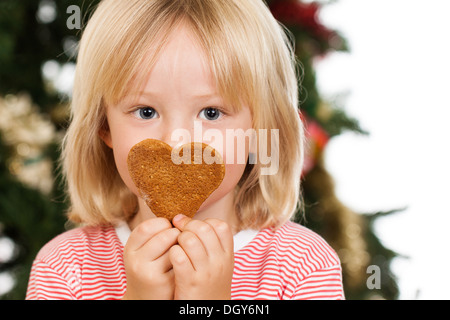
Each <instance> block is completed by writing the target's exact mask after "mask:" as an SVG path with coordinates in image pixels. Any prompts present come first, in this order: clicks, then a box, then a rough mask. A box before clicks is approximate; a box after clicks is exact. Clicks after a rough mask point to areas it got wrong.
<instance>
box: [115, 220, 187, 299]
mask: <svg viewBox="0 0 450 320" xmlns="http://www.w3.org/2000/svg"><path fill="white" fill-rule="evenodd" d="M179 234H180V231H179V230H178V229H177V228H173V226H172V224H171V223H170V222H169V220H167V219H165V218H153V219H148V220H146V221H144V222H142V223H141V224H139V225H138V226H137V227H136V228H135V229H134V230H133V231H132V233H131V235H130V237H129V239H128V242H127V244H126V246H125V249H124V254H123V259H124V264H125V272H126V275H127V291H126V293H125V296H124V297H123V299H133V300H135V299H161V300H170V299H173V296H174V274H173V269H172V264H171V262H170V260H169V249H170V248H171V247H172V246H173V245H174V244H176V243H177V238H178V235H179Z"/></svg>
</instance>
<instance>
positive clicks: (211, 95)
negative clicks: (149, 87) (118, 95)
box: [125, 91, 223, 100]
mask: <svg viewBox="0 0 450 320" xmlns="http://www.w3.org/2000/svg"><path fill="white" fill-rule="evenodd" d="M158 96H159V94H158V93H156V92H150V91H140V92H137V91H135V92H128V93H127V94H126V95H125V97H126V98H132V99H133V98H134V99H139V98H141V97H142V98H154V97H158ZM191 97H192V98H194V99H199V100H209V99H220V100H223V97H222V96H221V95H220V94H219V93H218V92H216V91H214V92H194V93H192V94H191Z"/></svg>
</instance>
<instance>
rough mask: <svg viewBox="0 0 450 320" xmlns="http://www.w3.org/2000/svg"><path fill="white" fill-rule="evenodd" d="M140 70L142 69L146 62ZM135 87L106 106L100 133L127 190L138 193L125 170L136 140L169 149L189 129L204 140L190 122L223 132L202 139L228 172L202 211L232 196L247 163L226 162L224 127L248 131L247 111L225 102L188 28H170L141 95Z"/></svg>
mask: <svg viewBox="0 0 450 320" xmlns="http://www.w3.org/2000/svg"><path fill="white" fill-rule="evenodd" d="M142 68H143V69H144V68H146V67H145V65H143V66H142ZM139 89H140V88H137V87H136V88H133V89H132V90H136V94H135V95H132V93H130V95H129V96H127V97H125V99H123V100H122V101H121V102H120V103H118V104H117V105H114V106H108V107H107V120H108V125H109V131H108V132H103V133H102V134H101V136H102V138H103V140H104V141H105V143H106V144H107V145H108V146H109V147H110V148H112V149H113V152H114V157H115V162H116V166H117V169H118V171H119V173H120V175H121V177H122V179H123V181H124V182H125V184H126V185H127V186H128V188H130V190H131V191H132V192H133V193H135V194H136V195H138V190H137V189H136V187H135V185H134V183H133V182H132V180H131V177H130V175H129V173H128V168H127V157H128V153H129V151H130V149H131V148H132V147H133V146H134V145H135V144H136V143H138V142H140V141H142V140H145V139H148V138H151V139H157V140H162V141H164V142H166V143H167V144H169V145H171V146H172V147H173V146H175V145H176V144H177V143H178V142H179V141H172V139H171V137H172V134H173V132H174V131H175V130H178V131H179V130H180V129H184V130H187V131H189V133H190V137H191V139H192V141H202V137H199V135H198V131H197V133H194V124H195V126H196V127H197V129H198V126H199V124H200V123H201V127H202V132H205V131H207V130H209V129H217V130H218V131H216V132H220V133H221V135H222V137H223V139H222V140H223V141H219V140H220V139H211V140H218V141H211V140H209V139H205V140H203V142H205V143H208V144H210V145H211V146H212V147H214V148H216V149H217V150H221V152H222V156H223V158H224V161H225V163H226V173H225V178H224V180H223V182H222V184H221V185H220V187H219V188H218V189H216V191H215V192H214V193H213V194H212V195H211V196H210V197H209V198H208V199H207V200H206V201H205V203H203V205H202V207H201V208H200V211H201V210H203V209H204V208H207V207H208V206H209V205H210V204H213V203H214V202H216V201H218V200H220V199H222V198H224V197H225V196H227V195H228V196H229V195H230V194H232V193H233V190H234V188H235V186H236V185H237V183H238V181H239V179H240V178H241V176H242V174H243V172H244V169H245V163H242V162H241V161H232V162H233V163H229V162H231V161H226V159H227V155H226V151H227V146H226V145H227V144H230V143H231V144H233V143H234V141H228V140H232V139H225V137H226V129H243V130H244V131H246V130H247V129H251V128H252V117H251V112H250V109H249V108H248V107H246V106H244V107H243V108H241V109H240V111H236V112H233V110H232V109H231V108H230V107H227V106H226V105H224V102H223V99H222V98H221V96H220V95H219V94H218V93H217V89H216V86H215V83H214V79H213V76H212V73H211V72H210V68H209V64H208V62H207V60H206V57H205V55H204V52H203V51H202V49H201V48H200V47H199V45H198V44H197V42H196V40H194V37H193V36H192V34H191V33H190V31H189V29H187V28H186V27H183V26H181V27H179V28H178V29H177V30H174V31H173V33H172V35H171V37H170V39H169V42H168V43H167V44H166V46H165V47H164V48H163V50H162V52H161V54H160V56H159V58H158V60H157V61H156V63H155V64H154V66H153V68H152V69H150V70H148V78H147V80H146V83H145V86H144V90H143V93H142V94H139V93H137V92H138V91H139ZM185 132H186V131H185ZM233 140H234V139H233ZM234 145H235V146H234V154H235V155H236V154H239V152H241V153H242V152H244V153H245V159H247V156H248V148H245V149H246V150H236V148H237V147H239V145H238V144H236V143H234ZM228 198H230V197H228ZM140 203H142V201H140Z"/></svg>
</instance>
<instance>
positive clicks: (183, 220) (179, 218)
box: [172, 214, 192, 231]
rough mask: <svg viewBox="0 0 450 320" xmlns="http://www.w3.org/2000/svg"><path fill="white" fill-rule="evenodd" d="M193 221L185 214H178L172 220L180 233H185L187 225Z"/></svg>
mask: <svg viewBox="0 0 450 320" xmlns="http://www.w3.org/2000/svg"><path fill="white" fill-rule="evenodd" d="M191 220H192V219H191V218H189V217H187V216H185V215H184V214H177V215H176V216H175V217H173V219H172V224H173V226H174V227H175V228H177V229H179V230H180V231H183V230H184V228H185V227H186V225H187V224H188V223H189V222H190V221H191Z"/></svg>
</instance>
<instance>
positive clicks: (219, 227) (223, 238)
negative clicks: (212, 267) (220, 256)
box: [205, 219, 234, 254]
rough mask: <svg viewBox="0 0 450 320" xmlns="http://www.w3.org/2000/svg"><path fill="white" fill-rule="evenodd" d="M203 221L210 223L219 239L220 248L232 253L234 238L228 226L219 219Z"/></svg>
mask: <svg viewBox="0 0 450 320" xmlns="http://www.w3.org/2000/svg"><path fill="white" fill-rule="evenodd" d="M205 223H207V224H208V225H210V226H211V227H212V229H213V230H214V232H215V233H216V235H217V238H218V239H219V242H220V245H221V247H222V250H223V251H225V252H227V253H229V254H232V253H234V239H233V232H232V231H231V228H230V226H229V225H228V224H227V223H226V222H225V221H222V220H219V219H206V220H205Z"/></svg>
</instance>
